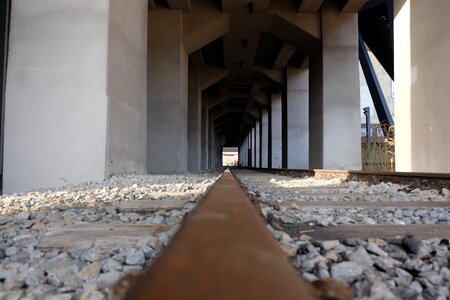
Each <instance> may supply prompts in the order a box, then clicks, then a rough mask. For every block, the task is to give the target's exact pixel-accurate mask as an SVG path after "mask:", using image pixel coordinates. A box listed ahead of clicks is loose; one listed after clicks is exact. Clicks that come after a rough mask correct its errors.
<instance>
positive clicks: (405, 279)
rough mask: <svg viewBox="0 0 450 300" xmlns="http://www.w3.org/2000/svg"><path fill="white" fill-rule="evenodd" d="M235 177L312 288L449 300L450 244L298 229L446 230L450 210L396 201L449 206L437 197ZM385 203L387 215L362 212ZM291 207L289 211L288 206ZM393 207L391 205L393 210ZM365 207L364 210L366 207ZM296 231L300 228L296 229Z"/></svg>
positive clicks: (389, 187)
mask: <svg viewBox="0 0 450 300" xmlns="http://www.w3.org/2000/svg"><path fill="white" fill-rule="evenodd" d="M234 173H235V175H237V177H238V178H239V180H240V181H241V182H242V184H243V185H244V186H245V187H246V188H247V189H248V193H249V195H250V197H251V198H253V199H256V200H258V201H257V203H258V206H259V207H260V209H261V214H262V215H263V216H264V217H265V218H266V219H267V222H268V225H267V228H268V230H269V231H270V232H271V233H272V234H273V236H274V237H275V238H276V239H277V241H278V243H279V244H280V246H281V248H282V249H283V250H284V251H285V253H286V254H287V255H288V256H289V258H290V259H291V261H292V263H293V264H294V266H295V267H296V268H298V270H299V273H300V274H302V276H303V277H304V278H305V280H307V281H312V282H313V281H316V280H319V279H326V278H329V277H332V278H334V279H337V280H339V281H340V282H342V283H344V284H346V285H347V286H348V287H349V288H350V289H351V290H352V292H353V293H354V295H355V297H356V299H373V300H374V299H427V300H431V299H442V300H444V299H450V292H449V288H450V270H449V259H450V250H449V249H450V248H449V240H448V239H445V238H433V239H427V240H421V239H419V238H417V237H416V236H414V235H406V236H398V237H396V238H390V239H380V238H367V239H361V238H347V239H343V240H332V239H330V240H315V239H313V238H312V237H311V236H309V235H308V233H307V232H308V230H306V231H304V232H298V231H297V232H296V233H295V234H293V232H294V231H292V230H286V228H292V227H293V226H295V225H299V226H300V227H301V228H305V226H308V228H311V230H314V228H318V227H329V228H331V230H332V229H333V228H335V227H336V226H337V227H338V226H340V225H348V224H350V225H352V224H354V225H355V226H358V224H370V225H373V226H377V224H395V225H399V226H401V225H409V224H449V216H450V208H448V207H438V208H417V207H408V208H395V207H394V205H393V204H392V202H397V203H400V202H402V203H404V202H416V203H419V202H423V201H425V202H445V201H449V200H448V199H447V198H446V196H445V193H443V192H442V191H437V190H428V191H421V190H418V189H417V190H412V191H410V190H408V189H407V187H406V186H401V185H396V184H391V183H380V184H378V185H369V184H367V183H363V182H342V181H341V180H339V179H331V180H321V179H314V178H290V177H287V176H279V175H274V174H267V173H266V174H265V173H259V172H253V171H247V170H236V171H234ZM311 201H315V202H317V203H319V202H320V203H321V202H327V201H330V202H329V203H332V202H331V201H333V202H336V201H338V202H339V201H340V202H348V203H354V204H355V207H354V208H327V207H316V208H314V207H311V205H309V206H308V207H305V208H302V203H306V202H307V203H310V202H311ZM380 201H384V202H385V203H386V205H387V206H389V207H386V208H364V207H358V204H359V206H361V204H364V203H370V202H380ZM285 203H289V205H284V204H285ZM388 204H389V205H388ZM362 206H364V205H362ZM294 228H295V227H294Z"/></svg>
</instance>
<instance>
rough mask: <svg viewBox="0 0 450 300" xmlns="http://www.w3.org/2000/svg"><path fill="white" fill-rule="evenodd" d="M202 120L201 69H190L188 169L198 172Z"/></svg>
mask: <svg viewBox="0 0 450 300" xmlns="http://www.w3.org/2000/svg"><path fill="white" fill-rule="evenodd" d="M201 122H202V92H201V90H200V87H199V71H198V69H196V68H190V69H189V97H188V170H189V171H190V172H197V171H199V170H200V168H201Z"/></svg>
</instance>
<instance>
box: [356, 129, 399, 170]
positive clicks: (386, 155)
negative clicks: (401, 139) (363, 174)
mask: <svg viewBox="0 0 450 300" xmlns="http://www.w3.org/2000/svg"><path fill="white" fill-rule="evenodd" d="M386 128H387V130H386V132H387V134H386V137H385V138H384V140H381V139H380V138H378V137H371V138H370V139H369V141H368V142H367V141H365V142H363V143H361V156H362V167H363V170H367V171H392V172H393V171H394V170H395V139H394V127H393V126H391V127H386Z"/></svg>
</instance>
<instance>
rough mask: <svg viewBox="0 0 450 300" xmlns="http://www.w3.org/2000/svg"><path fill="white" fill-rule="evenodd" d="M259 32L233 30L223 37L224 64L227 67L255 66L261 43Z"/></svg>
mask: <svg viewBox="0 0 450 300" xmlns="http://www.w3.org/2000/svg"><path fill="white" fill-rule="evenodd" d="M259 36H260V34H259V33H255V32H247V31H241V32H231V33H229V34H227V35H226V36H224V37H223V53H224V64H225V67H227V68H236V69H239V68H240V69H250V68H251V67H253V64H254V61H255V56H256V51H257V50H258V45H259Z"/></svg>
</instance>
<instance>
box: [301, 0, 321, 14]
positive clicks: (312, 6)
mask: <svg viewBox="0 0 450 300" xmlns="http://www.w3.org/2000/svg"><path fill="white" fill-rule="evenodd" d="M322 3H323V0H300V5H299V7H298V12H299V13H317V12H318V11H319V9H320V7H321V6H322Z"/></svg>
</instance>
